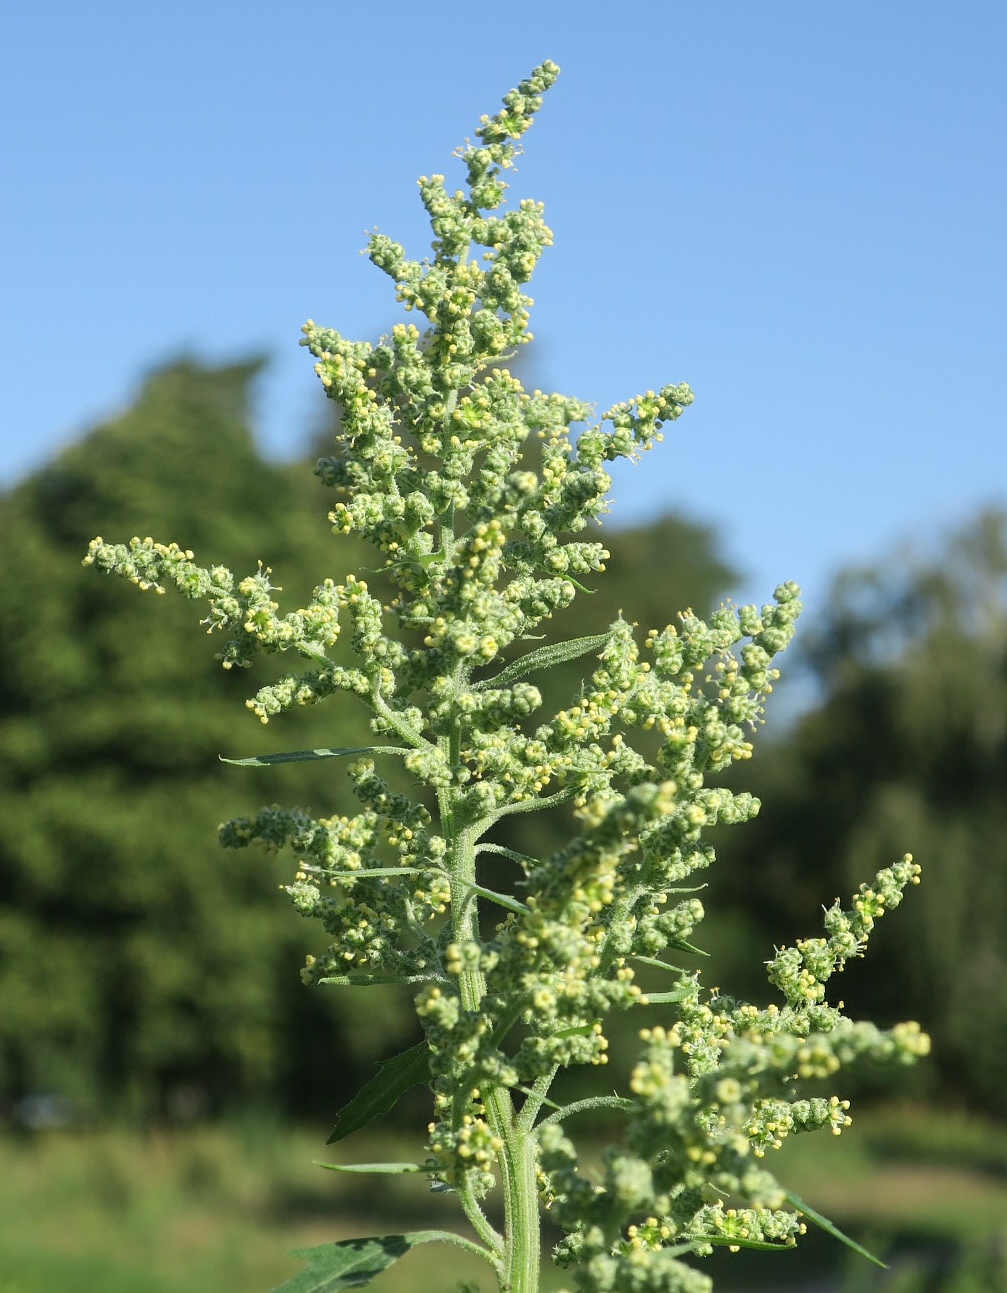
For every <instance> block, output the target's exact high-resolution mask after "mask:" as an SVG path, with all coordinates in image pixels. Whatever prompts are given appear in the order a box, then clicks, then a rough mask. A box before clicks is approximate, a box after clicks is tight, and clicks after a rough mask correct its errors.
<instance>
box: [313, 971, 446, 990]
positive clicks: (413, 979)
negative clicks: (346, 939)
mask: <svg viewBox="0 0 1007 1293" xmlns="http://www.w3.org/2000/svg"><path fill="white" fill-rule="evenodd" d="M315 982H316V983H319V984H322V983H324V984H328V985H329V986H330V987H334V988H374V987H386V986H387V985H388V984H389V983H399V984H410V983H447V982H448V980H447V979H446V978H445V977H444V976H443V975H442V974H437V973H435V972H432V973H430V974H363V973H361V974H328V975H326V976H325V978H324V979H316V980H315Z"/></svg>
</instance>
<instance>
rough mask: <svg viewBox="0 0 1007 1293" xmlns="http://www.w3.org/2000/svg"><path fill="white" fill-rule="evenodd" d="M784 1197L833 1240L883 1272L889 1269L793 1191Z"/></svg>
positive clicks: (787, 1192)
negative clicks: (850, 1249) (836, 1240)
mask: <svg viewBox="0 0 1007 1293" xmlns="http://www.w3.org/2000/svg"><path fill="white" fill-rule="evenodd" d="M783 1195H784V1198H785V1199H786V1200H787V1202H788V1203H789V1204H790V1206H791V1207H792V1208H795V1209H796V1210H797V1211H798V1212H799V1213H800V1214H801V1216H802V1217H807V1218H808V1220H809V1221H813V1222H814V1224H815V1225H816V1226H818V1227H819V1229H821V1230H824V1231H825V1233H826V1234H827V1235H831V1236H832V1238H833V1239H838V1240H839V1242H840V1243H842V1244H845V1245H846V1247H847V1248H852V1249H853V1251H854V1252H855V1253H859V1254H860V1256H861V1257H866V1258H867V1260H868V1261H869V1262H873V1263H874V1265H875V1266H880V1267H881V1269H882V1270H887V1269H888V1267H887V1265H886V1264H885V1263H884V1262H883V1261H881V1259H880V1258H878V1257H875V1256H874V1254H873V1253H871V1252H868V1251H867V1249H866V1248H864V1247H863V1245H862V1244H858V1243H857V1241H856V1240H855V1239H851V1238H850V1237H849V1235H844V1234H843V1232H842V1231H841V1230H840V1229H839V1227H838V1226H836V1225H834V1224H833V1223H832V1222H831V1221H830V1220H829V1219H828V1217H823V1216H822V1214H821V1213H820V1212H816V1211H815V1209H814V1208H809V1207H808V1205H807V1204H806V1203H805V1202H804V1201H803V1200H802V1199H799V1198H798V1197H797V1195H796V1194H794V1193H793V1192H792V1191H791V1190H784V1192H783Z"/></svg>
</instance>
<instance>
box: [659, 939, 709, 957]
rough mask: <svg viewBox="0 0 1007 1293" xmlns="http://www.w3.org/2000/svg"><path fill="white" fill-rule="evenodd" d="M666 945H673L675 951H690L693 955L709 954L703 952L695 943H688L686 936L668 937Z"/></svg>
mask: <svg viewBox="0 0 1007 1293" xmlns="http://www.w3.org/2000/svg"><path fill="white" fill-rule="evenodd" d="M668 946H669V947H673V948H674V949H675V951H676V952H691V953H692V954H693V956H709V955H710V953H709V952H704V951H703V949H702V948H701V947H697V946H696V945H695V943H690V942H689V940H688V939H686V938H669V939H668Z"/></svg>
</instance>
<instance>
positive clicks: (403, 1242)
mask: <svg viewBox="0 0 1007 1293" xmlns="http://www.w3.org/2000/svg"><path fill="white" fill-rule="evenodd" d="M442 1237H443V1236H442V1233H441V1231H439V1230H415V1231H413V1232H412V1233H411V1234H405V1235H384V1236H382V1237H381V1238H379V1239H344V1240H341V1241H340V1242H339V1243H335V1244H319V1245H318V1247H317V1248H298V1249H295V1251H294V1252H292V1253H291V1254H290V1256H291V1257H300V1258H301V1260H302V1261H305V1262H307V1263H308V1269H307V1270H306V1271H301V1272H300V1274H299V1275H294V1276H293V1277H292V1278H291V1279H289V1280H287V1281H286V1282H285V1283H283V1284H280V1285H279V1286H278V1287H277V1288H275V1289H273V1291H272V1293H337V1290H339V1289H355V1288H362V1287H363V1286H364V1285H365V1284H370V1282H371V1280H372V1279H374V1277H375V1276H376V1275H380V1274H381V1272H382V1271H386V1270H387V1269H388V1267H389V1266H391V1265H393V1264H394V1263H395V1262H397V1261H398V1259H399V1258H400V1257H404V1256H405V1254H406V1253H407V1252H408V1251H409V1249H410V1248H413V1247H415V1245H416V1244H426V1243H430V1242H431V1241H432V1240H435V1239H441V1238H442Z"/></svg>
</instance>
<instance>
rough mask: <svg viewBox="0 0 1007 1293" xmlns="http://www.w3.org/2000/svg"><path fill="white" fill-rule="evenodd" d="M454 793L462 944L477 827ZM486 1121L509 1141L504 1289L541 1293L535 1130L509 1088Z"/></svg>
mask: <svg viewBox="0 0 1007 1293" xmlns="http://www.w3.org/2000/svg"><path fill="white" fill-rule="evenodd" d="M451 809H452V805H451V802H450V794H449V792H444V793H443V797H442V799H441V818H442V825H443V829H444V833H445V837H446V839H447V842H448V846H449V859H450V867H451V897H452V903H451V911H452V922H453V927H454V937H455V940H456V942H478V941H479V919H478V906H477V900H476V896H475V894H474V893H473V892H472V889H471V886H472V885H473V884H474V883H475V878H476V858H475V842H474V839H473V834H472V832H471V831H466V830H464V829H462V830H461V831H456V830H455V829H454V823H453V821H452V816H453V814H452V811H451ZM459 990H460V993H461V1000H462V1007H463V1008H464V1009H465V1010H473V1011H477V1010H479V1009H480V1008H481V1005H482V1000H483V997H484V996H485V995H486V980H485V977H484V975H483V973H482V971H481V970H478V969H476V970H470V969H463V970H462V972H461V975H460V976H459ZM481 1094H482V1102H483V1105H484V1106H485V1108H486V1121H487V1122H488V1123H489V1125H490V1128H491V1129H492V1131H493V1133H494V1135H496V1136H498V1137H499V1138H500V1140H501V1141H502V1142H503V1148H502V1149H501V1150H500V1151H499V1155H498V1162H499V1164H500V1176H501V1181H502V1185H503V1196H504V1252H503V1271H502V1276H501V1287H502V1288H503V1289H504V1290H506V1293H537V1290H538V1284H539V1265H540V1261H541V1239H540V1234H539V1209H538V1190H537V1185H536V1180H535V1143H534V1138H533V1136H532V1134H531V1130H530V1128H529V1129H525V1128H523V1127H520V1126H519V1125H518V1123H517V1120H516V1119H515V1117H514V1105H513V1102H512V1100H511V1096H510V1092H509V1091H508V1090H507V1088H506V1087H502V1086H496V1085H491V1086H488V1087H486V1088H485V1089H483V1090H482V1093H481Z"/></svg>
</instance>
